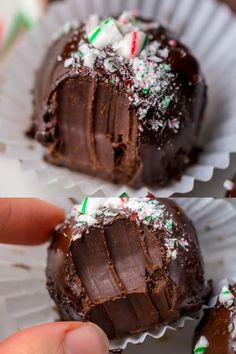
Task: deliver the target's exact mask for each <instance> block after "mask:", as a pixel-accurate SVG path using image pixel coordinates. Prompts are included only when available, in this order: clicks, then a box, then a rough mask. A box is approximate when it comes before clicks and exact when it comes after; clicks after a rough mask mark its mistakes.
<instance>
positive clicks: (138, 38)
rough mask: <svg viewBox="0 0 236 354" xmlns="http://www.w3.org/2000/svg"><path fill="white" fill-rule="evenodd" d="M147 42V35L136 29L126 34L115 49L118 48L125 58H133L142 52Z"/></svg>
mask: <svg viewBox="0 0 236 354" xmlns="http://www.w3.org/2000/svg"><path fill="white" fill-rule="evenodd" d="M146 42H147V35H146V34H145V33H144V32H141V31H134V32H131V33H128V34H126V35H125V37H124V38H123V39H122V41H120V42H119V43H118V44H117V45H115V46H114V49H115V50H117V51H118V52H119V53H120V54H121V55H122V56H123V57H124V58H126V59H131V58H134V57H136V56H138V55H139V54H140V52H141V51H142V49H143V48H144V47H145V44H146Z"/></svg>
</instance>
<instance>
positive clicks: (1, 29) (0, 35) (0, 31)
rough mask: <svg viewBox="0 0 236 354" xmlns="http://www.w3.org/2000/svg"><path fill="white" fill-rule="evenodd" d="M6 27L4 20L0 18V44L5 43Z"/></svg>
mask: <svg viewBox="0 0 236 354" xmlns="http://www.w3.org/2000/svg"><path fill="white" fill-rule="evenodd" d="M4 27H5V26H4V23H3V21H1V20H0V46H2V44H3V36H4Z"/></svg>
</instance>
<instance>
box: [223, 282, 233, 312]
mask: <svg viewBox="0 0 236 354" xmlns="http://www.w3.org/2000/svg"><path fill="white" fill-rule="evenodd" d="M234 300H235V297H234V295H233V294H232V292H231V291H230V290H229V288H228V287H227V286H224V287H223V288H222V289H221V292H220V295H219V302H220V303H221V304H222V305H223V306H224V307H226V308H229V307H231V306H232V305H233V303H234Z"/></svg>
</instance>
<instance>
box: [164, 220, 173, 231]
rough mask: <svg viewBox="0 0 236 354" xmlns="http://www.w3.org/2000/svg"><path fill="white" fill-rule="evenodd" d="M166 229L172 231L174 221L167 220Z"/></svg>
mask: <svg viewBox="0 0 236 354" xmlns="http://www.w3.org/2000/svg"><path fill="white" fill-rule="evenodd" d="M166 227H167V229H168V230H172V227H173V220H172V219H169V220H166Z"/></svg>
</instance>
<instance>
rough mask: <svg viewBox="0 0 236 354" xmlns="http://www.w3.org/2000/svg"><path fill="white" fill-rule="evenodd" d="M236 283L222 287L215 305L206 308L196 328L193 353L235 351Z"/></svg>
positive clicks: (229, 352) (214, 353)
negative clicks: (211, 307)
mask: <svg viewBox="0 0 236 354" xmlns="http://www.w3.org/2000/svg"><path fill="white" fill-rule="evenodd" d="M235 296H236V285H233V286H230V287H223V288H222V290H221V293H220V295H219V298H218V301H217V304H216V306H215V307H214V308H213V309H210V310H207V311H206V312H205V315H204V317H203V319H202V321H201V322H200V325H199V326H198V328H197V330H196V335H195V341H194V351H193V352H194V354H197V353H206V354H234V353H236V299H235Z"/></svg>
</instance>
